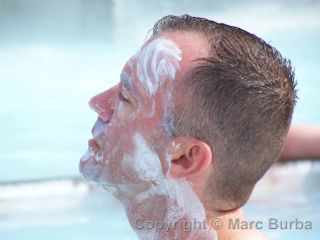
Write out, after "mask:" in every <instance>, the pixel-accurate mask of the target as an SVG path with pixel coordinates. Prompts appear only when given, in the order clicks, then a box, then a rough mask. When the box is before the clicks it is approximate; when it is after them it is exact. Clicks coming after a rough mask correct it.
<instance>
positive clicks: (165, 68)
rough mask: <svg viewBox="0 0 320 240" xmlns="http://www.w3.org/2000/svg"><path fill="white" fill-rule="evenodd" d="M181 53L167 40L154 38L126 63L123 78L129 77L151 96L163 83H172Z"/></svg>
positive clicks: (173, 43) (175, 45) (176, 46)
mask: <svg viewBox="0 0 320 240" xmlns="http://www.w3.org/2000/svg"><path fill="white" fill-rule="evenodd" d="M181 59H182V51H181V49H180V47H179V46H178V45H177V44H176V43H175V42H173V41H171V40H170V39H167V38H162V37H159V38H155V39H152V40H150V41H148V42H147V43H145V44H144V45H143V46H142V48H141V49H140V50H139V51H138V52H137V53H136V54H135V55H134V56H133V57H132V58H131V59H130V60H129V61H128V62H127V64H126V66H125V68H124V71H123V73H122V75H123V76H126V78H127V79H128V77H129V76H130V78H131V81H132V80H137V82H138V83H137V84H139V85H140V87H141V88H142V89H143V90H144V92H145V94H148V95H153V94H155V92H156V91H157V89H158V88H159V87H160V86H161V85H162V84H163V83H164V82H165V81H173V80H174V79H175V77H176V72H177V71H178V70H179V69H180V61H181Z"/></svg>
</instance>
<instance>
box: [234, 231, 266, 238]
mask: <svg viewBox="0 0 320 240" xmlns="http://www.w3.org/2000/svg"><path fill="white" fill-rule="evenodd" d="M237 239H238V240H269V239H268V238H267V237H266V236H265V235H264V234H263V233H262V232H260V231H258V230H256V229H251V230H247V231H245V232H243V234H241V236H239V238H237Z"/></svg>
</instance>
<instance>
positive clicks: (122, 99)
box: [118, 92, 129, 103]
mask: <svg viewBox="0 0 320 240" xmlns="http://www.w3.org/2000/svg"><path fill="white" fill-rule="evenodd" d="M118 98H119V100H120V101H123V102H127V103H128V102H129V100H128V99H126V98H125V97H124V96H123V95H122V93H121V92H118Z"/></svg>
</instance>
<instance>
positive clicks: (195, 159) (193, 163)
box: [169, 137, 212, 178]
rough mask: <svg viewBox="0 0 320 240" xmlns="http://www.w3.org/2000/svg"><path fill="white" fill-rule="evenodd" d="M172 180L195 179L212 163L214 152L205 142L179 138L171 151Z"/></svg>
mask: <svg viewBox="0 0 320 240" xmlns="http://www.w3.org/2000/svg"><path fill="white" fill-rule="evenodd" d="M169 152H170V156H171V164H170V169H169V173H170V176H171V177H172V178H183V177H193V176H197V175H200V174H201V173H203V172H204V171H205V170H207V169H208V168H209V166H210V164H211V162H212V151H211V148H210V147H209V145H208V144H206V143H205V142H203V141H201V140H198V139H195V138H192V137H177V138H175V140H174V143H173V144H172V149H170V150H169Z"/></svg>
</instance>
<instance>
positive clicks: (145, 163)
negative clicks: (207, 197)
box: [86, 38, 216, 240]
mask: <svg viewBox="0 0 320 240" xmlns="http://www.w3.org/2000/svg"><path fill="white" fill-rule="evenodd" d="M181 59H182V51H181V50H180V48H179V46H178V45H177V44H176V43H174V42H173V41H170V40H168V39H165V38H156V39H154V40H151V41H150V42H149V43H148V44H146V45H145V46H144V47H143V48H142V49H141V50H140V51H139V52H138V53H137V54H136V55H135V56H134V57H133V61H135V62H136V64H133V65H131V70H132V71H133V72H134V73H135V74H136V76H137V78H138V82H139V83H140V84H141V87H142V89H143V90H144V93H145V94H146V95H148V96H154V95H155V94H156V93H157V92H158V91H160V90H161V91H162V92H161V93H162V94H163V95H164V96H163V101H162V103H161V104H162V105H163V106H162V109H164V112H163V115H164V118H166V115H167V114H169V113H168V112H167V111H168V109H169V106H170V103H171V102H172V101H173V99H172V97H173V96H172V94H173V81H174V80H175V78H176V72H177V71H178V70H179V68H180V64H179V63H180V61H181ZM129 65H130V64H129ZM164 83H166V88H165V89H164V88H162V86H163V84H164ZM155 101H156V100H155V98H151V102H150V103H149V104H151V105H153V106H155ZM153 110H155V111H157V109H154V108H153ZM123 111H124V110H123V109H121V111H119V112H123ZM139 111H143V109H140V110H139ZM154 114H155V112H153V111H151V112H150V114H149V115H148V117H150V118H152V117H154ZM134 117H135V118H137V119H134V118H132V121H139V119H138V117H139V114H135V115H134ZM168 122H172V121H168ZM112 124H113V126H115V125H116V124H117V123H116V122H113V123H112ZM159 124H160V123H159ZM161 124H162V127H163V128H164V132H166V129H170V128H172V127H171V126H169V125H168V123H167V122H164V123H161ZM97 129H98V130H99V131H103V128H97ZM126 140H128V141H130V142H131V143H132V146H133V148H132V150H131V151H129V152H124V154H123V159H121V162H119V166H118V168H119V171H118V172H119V173H121V170H120V168H122V169H125V171H126V172H127V173H128V172H129V173H130V174H126V175H125V178H126V179H124V180H123V181H122V182H121V183H120V184H115V183H112V182H110V183H108V181H106V182H103V181H99V182H100V183H101V184H102V186H104V187H105V188H106V189H110V185H112V186H113V187H115V188H116V189H117V190H116V191H113V193H114V194H115V196H117V198H118V199H119V200H120V201H121V202H122V204H123V205H124V207H125V210H126V212H127V216H128V220H129V222H130V224H131V226H132V227H133V229H134V230H135V232H136V233H137V235H138V237H139V239H141V240H145V239H146V240H151V239H159V240H160V239H161V240H165V239H168V240H169V239H170V240H175V239H179V240H185V239H188V240H195V239H203V240H205V239H208V240H209V239H210V240H213V239H216V237H215V232H214V231H213V230H210V229H206V228H205V227H204V226H205V222H206V216H205V210H204V207H203V205H202V203H201V201H200V199H199V198H198V196H197V195H196V193H195V192H194V191H193V189H192V187H191V186H190V184H189V183H188V181H187V180H186V179H172V178H170V176H168V174H167V173H163V169H162V165H161V159H160V157H159V153H157V151H155V148H154V146H152V145H151V144H150V141H149V138H148V137H146V132H143V131H142V130H141V131H139V130H137V131H135V132H133V134H131V135H129V134H128V136H126ZM166 141H171V140H170V137H168V138H166ZM159 144H162V143H159ZM167 145H168V146H169V145H172V143H170V142H168V143H167ZM113 147H115V146H113ZM163 155H164V156H166V158H167V159H163V160H164V161H165V162H166V164H167V172H168V171H169V168H170V162H171V156H170V155H169V154H168V153H167V152H166V153H164V154H163ZM86 156H87V157H88V158H89V157H92V152H90V154H87V155H86ZM113 157H114V156H112V155H109V156H106V155H105V154H104V156H102V158H103V160H100V156H99V162H101V161H105V162H109V161H112V159H113ZM97 162H98V161H97ZM88 169H94V167H92V168H88ZM101 172H103V171H101ZM88 175H90V174H88ZM91 175H95V174H91ZM123 176H124V175H123ZM103 177H105V179H107V178H108V177H107V176H102V177H101V178H103ZM112 189H113V188H112ZM150 223H151V224H153V227H152V228H150ZM196 223H202V225H201V226H202V227H201V228H199V224H198V225H197V226H198V228H195V226H194V225H195V224H196ZM186 226H189V227H186Z"/></svg>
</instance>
